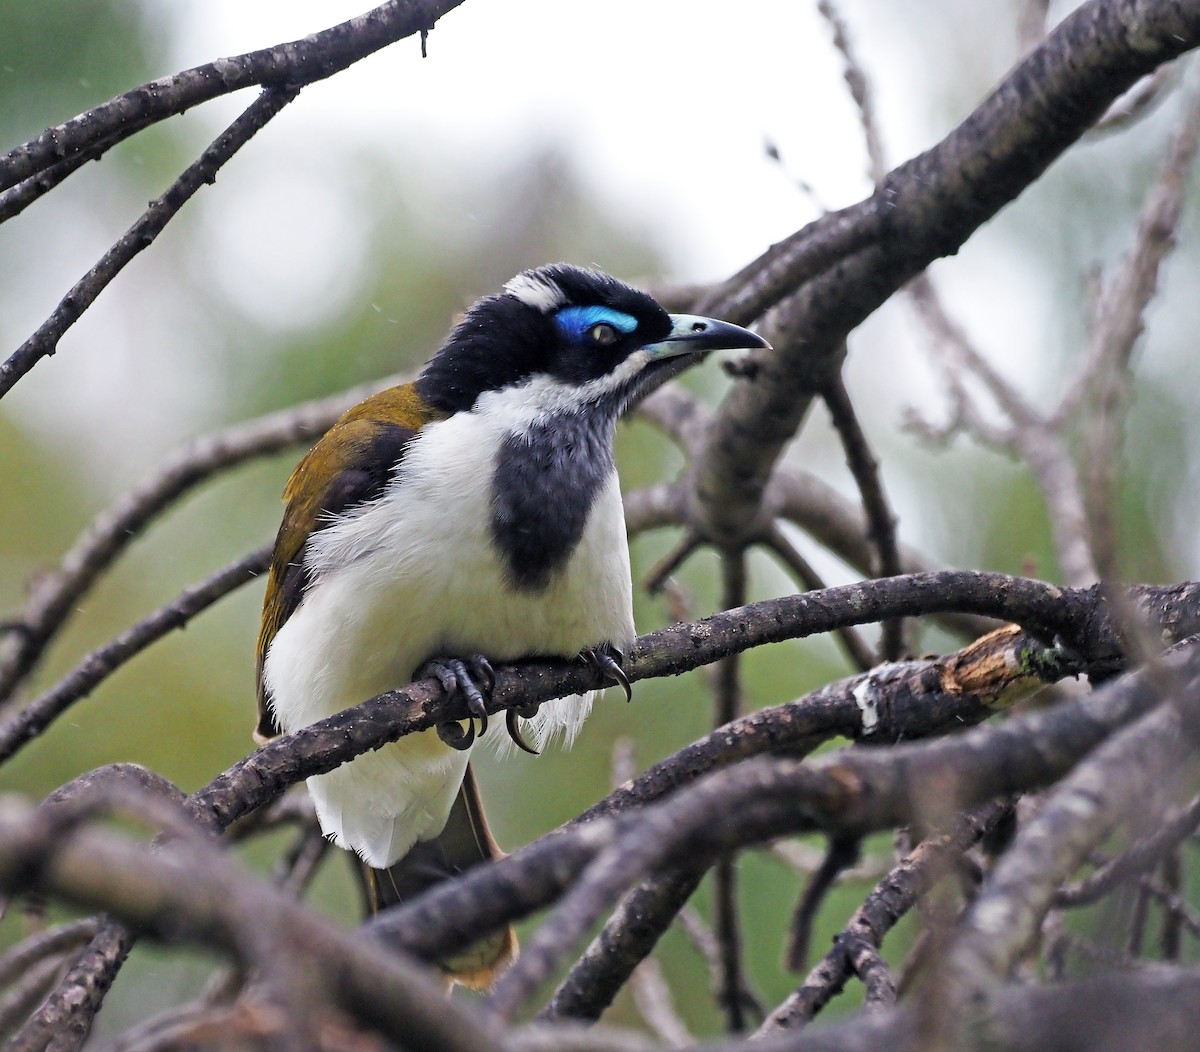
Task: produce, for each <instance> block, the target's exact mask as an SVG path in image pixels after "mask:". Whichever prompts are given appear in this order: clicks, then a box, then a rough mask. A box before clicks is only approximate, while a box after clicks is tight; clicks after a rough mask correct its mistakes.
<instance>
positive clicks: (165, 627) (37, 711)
mask: <svg viewBox="0 0 1200 1052" xmlns="http://www.w3.org/2000/svg"><path fill="white" fill-rule="evenodd" d="M270 558H271V549H270V547H266V548H260V549H259V550H258V551H256V552H252V553H251V554H250V555H247V556H243V557H242V558H241V559H238V560H237V562H234V563H231V564H230V565H229V566H227V567H225V568H224V569H222V570H219V571H217V573H215V574H213V575H212V576H211V577H210V578H208V579H207V580H205V581H202V582H201V583H200V584H198V585H195V586H194V587H192V588H189V589H187V590H186V591H184V592H183V593H181V594H180V595H179V596H178V597H177V598H175V599H173V600H172V601H171V602H169V603H168V604H167V605H166V606H163V607H161V608H160V609H158V610H156V611H155V612H154V613H153V614H151V615H150V616H149V617H147V618H145V619H143V620H141V621H139V622H138V623H137V624H136V625H133V626H132V627H130V628H128V629H126V630H125V631H124V632H122V633H121V634H120V635H119V636H117V637H116V638H115V639H113V640H112V641H111V642H109V643H106V644H105V645H104V646H102V647H100V648H99V649H98V650H94V651H93V652H92V653H90V654H88V655H87V657H85V658H84V659H83V660H82V661H80V662H79V664H78V665H76V666H75V668H74V669H73V670H72V671H71V672H69V673H68V674H67V675H66V676H64V677H63V678H62V679H61V680H59V682H58V683H57V684H55V685H54V686H53V687H51V688H50V689H49V690H48V691H46V692H45V693H44V694H42V695H41V696H40V697H38V698H35V699H34V700H33V701H31V702H30V703H29V704H28V705H26V706H25V707H24V708H23V709H21V710H20V711H19V712H17V713H16V714H15V715H13V716H12V717H10V718H9V719H8V720H7V721H5V723H4V724H3V725H2V726H0V761H3V760H6V759H8V758H9V757H10V756H12V755H13V754H14V753H15V752H17V750H19V749H20V748H21V747H22V746H24V745H25V744H27V743H28V742H29V741H31V740H32V739H33V738H36V737H37V736H38V735H39V734H41V733H43V732H44V731H45V730H46V728H47V727H49V726H50V724H51V723H52V722H53V721H54V720H55V719H57V718H58V717H59V716H61V715H62V714H63V713H64V712H66V710H67V709H68V708H70V707H71V705H73V704H74V703H75V702H76V701H78V700H79V699H80V698H83V697H85V696H86V695H87V694H89V693H90V692H91V691H92V690H94V689H95V688H96V687H97V686H98V685H99V684H100V683H101V682H103V681H104V680H105V679H107V678H108V676H110V675H111V674H112V673H113V672H114V671H116V670H117V669H118V668H120V667H121V666H122V665H123V664H125V662H126V661H128V660H129V659H130V658H132V657H134V656H135V655H136V654H138V653H140V652H141V651H143V650H145V649H146V647H148V646H149V645H150V644H151V643H153V642H155V641H156V640H158V639H161V638H162V637H163V636H165V635H166V634H167V633H168V632H170V631H173V630H174V629H176V628H181V627H183V626H184V625H186V624H187V623H188V621H190V620H191V619H192V618H193V617H195V616H196V614H198V613H200V612H201V611H202V610H204V609H206V608H207V607H209V606H211V605H212V604H213V603H215V602H216V601H217V600H218V599H220V598H222V597H223V596H226V595H228V594H229V593H230V592H231V591H233V590H234V589H236V588H240V587H241V586H242V585H244V584H246V583H247V582H249V581H252V580H254V579H255V578H256V577H257V576H258V575H259V574H261V573H262V572H263V571H264V570H265V569H266V567H267V564H268V563H269V562H270Z"/></svg>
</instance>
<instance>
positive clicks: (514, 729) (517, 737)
mask: <svg viewBox="0 0 1200 1052" xmlns="http://www.w3.org/2000/svg"><path fill="white" fill-rule="evenodd" d="M525 707H528V706H525ZM517 715H518V713H517V710H516V709H515V708H513V709H508V710H507V711H506V712H505V713H504V727H505V729H506V730H507V731H508V736H509V737H510V738H511V739H512V740H513V744H514V745H515V746H516V747H517V748H518V749H524V750H525V752H527V753H529V754H530V755H532V756H537V755H538V751H537V749H535V748H534V747H533V746H532V745H530V744H529V742H527V741H526V740H525V739H524V738H523V737H521V725H520V724H519V723H517Z"/></svg>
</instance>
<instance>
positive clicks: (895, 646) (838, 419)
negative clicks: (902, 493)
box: [821, 373, 904, 661]
mask: <svg viewBox="0 0 1200 1052" xmlns="http://www.w3.org/2000/svg"><path fill="white" fill-rule="evenodd" d="M821 398H822V399H823V400H824V402H825V405H826V406H827V407H828V409H829V416H830V418H831V419H832V421H833V427H834V430H836V431H837V433H838V437H839V438H840V439H841V442H842V450H843V452H844V453H845V454H846V464H847V465H848V466H849V468H850V474H851V475H852V476H853V477H854V483H855V485H856V486H857V487H858V493H859V497H860V498H861V499H862V506H863V511H865V512H866V516H867V532H868V534H869V535H870V537H871V540H872V542H873V543H874V545H875V551H876V560H877V561H876V562H875V565H874V566H873V567H872V576H874V577H892V576H894V575H895V574H897V573H899V572H900V566H901V563H900V552H899V549H898V548H897V546H896V516H895V514H894V513H893V512H892V508H891V504H890V503H889V502H888V499H887V495H886V494H885V493H884V489H883V479H882V477H881V476H880V472H879V461H878V460H876V458H875V456H874V454H873V453H872V452H871V446H870V443H869V442H868V441H867V436H866V434H865V433H864V432H863V429H862V426H861V425H860V423H859V420H858V415H857V414H856V413H855V412H854V405H853V404H852V403H851V401H850V392H849V391H847V390H846V385H845V382H844V381H843V379H842V375H841V373H837V374H835V375H833V376H831V377H830V378H829V382H828V383H827V384H826V385H825V387H824V388H822V390H821ZM882 630H883V639H882V642H881V645H880V649H881V651H882V654H883V658H884V660H886V661H896V660H898V659H899V658H900V655H901V654H902V653H903V652H904V622H902V621H898V620H896V621H885V622H883V625H882Z"/></svg>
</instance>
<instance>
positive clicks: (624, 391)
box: [417, 263, 768, 419]
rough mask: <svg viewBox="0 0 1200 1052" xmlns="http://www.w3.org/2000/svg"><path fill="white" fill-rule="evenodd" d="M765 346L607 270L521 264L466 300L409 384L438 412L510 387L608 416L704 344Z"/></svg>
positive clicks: (555, 406)
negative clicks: (676, 309) (486, 292)
mask: <svg viewBox="0 0 1200 1052" xmlns="http://www.w3.org/2000/svg"><path fill="white" fill-rule="evenodd" d="M766 346H768V345H767V342H766V341H765V340H764V339H763V338H762V337H761V336H756V335H755V334H754V333H752V332H750V331H749V330H747V329H743V328H741V327H740V326H737V325H731V324H729V323H728V322H723V321H717V320H715V319H713V318H701V317H695V316H692V315H687V314H668V313H667V312H666V311H665V310H663V308H662V307H660V306H659V305H658V303H656V302H655V300H654V299H653V298H652V297H650V296H648V295H646V293H644V292H641V291H639V290H638V289H635V288H632V287H631V286H629V285H626V284H625V283H624V282H622V281H618V280H617V279H616V278H614V277H611V276H609V275H608V274H604V273H601V272H599V271H595V270H585V269H583V268H580V267H574V266H570V265H568V264H565V263H556V264H553V265H550V266H544V267H538V268H536V269H534V270H527V271H524V272H523V273H521V274H518V275H517V276H516V277H515V278H513V279H512V280H511V281H509V282H508V284H506V285H505V286H504V292H503V293H502V294H501V295H499V296H489V297H487V298H485V299H482V300H480V301H479V302H477V303H476V304H474V306H472V307H471V308H470V310H468V311H467V313H466V315H465V317H464V318H463V320H462V321H461V322H460V323H459V325H458V326H457V327H456V328H455V329H454V331H453V332H451V333H450V335H449V337H448V338H447V339H446V342H445V343H444V344H443V345H442V347H441V349H440V350H439V351H438V352H437V354H436V355H435V356H434V357H433V359H432V360H431V361H430V362H429V364H428V365H427V366H426V367H425V370H424V371H423V372H422V374H421V377H420V379H419V380H418V381H417V389H418V391H419V393H420V395H421V397H422V399H423V400H424V401H425V402H426V403H427V404H429V405H430V406H432V407H433V408H435V409H439V410H441V411H443V412H447V413H457V412H462V411H465V410H470V409H471V408H473V407H474V406H475V405H476V403H477V402H478V400H479V399H480V398H481V397H482V396H484V395H486V394H489V393H491V392H505V391H508V390H510V389H511V390H514V392H515V391H522V392H524V393H525V394H526V395H527V396H528V397H529V398H531V399H534V400H536V402H537V403H538V404H537V408H538V409H540V410H544V411H559V412H579V411H582V412H589V411H591V412H597V413H600V414H603V415H610V416H611V417H613V418H614V419H615V418H616V417H617V416H619V415H620V414H621V413H623V412H625V411H626V410H627V409H629V408H630V407H631V406H633V405H634V404H636V403H637V402H638V401H639V400H640V399H642V398H644V397H645V396H646V395H647V394H649V393H650V392H651V391H653V390H654V389H655V388H656V387H658V386H659V385H660V384H662V383H663V382H664V381H666V380H667V379H669V378H670V377H672V376H675V375H676V374H677V373H680V372H682V371H683V370H684V369H686V368H687V367H688V366H689V365H692V364H694V363H695V362H697V361H699V360H700V358H701V357H703V356H704V355H705V354H707V353H708V352H710V351H715V350H735V349H743V348H744V349H752V348H758V347H766Z"/></svg>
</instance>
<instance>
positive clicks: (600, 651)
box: [580, 643, 633, 702]
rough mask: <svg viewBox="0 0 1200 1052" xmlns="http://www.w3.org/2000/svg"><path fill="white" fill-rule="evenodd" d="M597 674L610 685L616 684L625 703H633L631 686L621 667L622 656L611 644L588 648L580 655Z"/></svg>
mask: <svg viewBox="0 0 1200 1052" xmlns="http://www.w3.org/2000/svg"><path fill="white" fill-rule="evenodd" d="M580 657H582V658H583V660H584V661H586V662H587V663H588V664H589V665H591V666H592V668H594V669H596V671H597V672H599V673H601V674H602V675H603V676H604V677H605V678H606V679H607V680H608V681H609V682H610V683H616V684H617V685H618V686H619V687H620V688H621V689H622V690H623V691H625V700H626V702H630V701H633V686H632V685H631V684H630V682H629V677H628V676H627V675H625V670H624V669H623V668H622V667H621V662H622V661H623V660H624V655H623V654H622V653H621V652H620V651H619V650H618V649H617V648H616V647H614V646H612V645H611V644H608V643H606V644H604V645H603V646H598V647H590V648H589V649H587V650H585V651H583V653H582V654H581V655H580Z"/></svg>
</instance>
